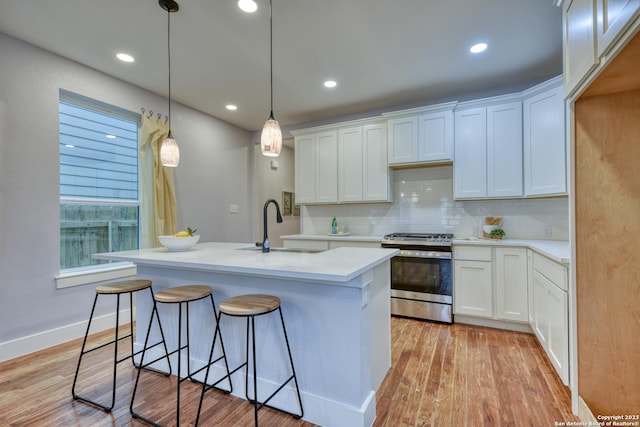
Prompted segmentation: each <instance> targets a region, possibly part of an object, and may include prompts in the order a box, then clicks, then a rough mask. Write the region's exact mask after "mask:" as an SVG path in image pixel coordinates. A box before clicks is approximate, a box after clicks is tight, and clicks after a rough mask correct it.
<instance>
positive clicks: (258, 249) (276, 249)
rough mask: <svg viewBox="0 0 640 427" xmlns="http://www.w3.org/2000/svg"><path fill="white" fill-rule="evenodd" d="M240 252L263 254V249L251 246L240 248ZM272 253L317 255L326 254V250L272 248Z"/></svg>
mask: <svg viewBox="0 0 640 427" xmlns="http://www.w3.org/2000/svg"><path fill="white" fill-rule="evenodd" d="M238 250H239V251H254V252H261V251H262V248H261V247H259V246H249V247H246V248H238ZM271 252H291V253H297V254H317V253H319V252H324V249H298V248H279V247H278V248H271Z"/></svg>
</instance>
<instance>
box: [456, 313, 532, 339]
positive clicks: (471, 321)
mask: <svg viewBox="0 0 640 427" xmlns="http://www.w3.org/2000/svg"><path fill="white" fill-rule="evenodd" d="M453 321H454V322H455V323H464V324H465V325H475V326H485V327H487V328H496V329H505V330H508V331H516V332H526V333H528V334H533V329H531V326H529V324H528V323H516V322H509V321H506V320H495V319H485V318H482V317H474V316H465V315H461V314H454V315H453Z"/></svg>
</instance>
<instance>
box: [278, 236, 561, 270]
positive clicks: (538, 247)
mask: <svg viewBox="0 0 640 427" xmlns="http://www.w3.org/2000/svg"><path fill="white" fill-rule="evenodd" d="M382 237H383V236H362V235H348V236H340V235H330V234H291V235H288V236H280V238H281V239H289V240H324V241H326V240H347V241H354V242H380V241H381V240H382ZM452 243H453V245H481V246H519V247H526V248H530V249H532V250H534V251H536V252H538V253H540V254H542V255H544V256H546V257H549V258H551V259H552V260H554V261H556V262H559V263H562V264H570V263H571V247H570V245H569V242H568V241H565V240H536V239H503V240H496V239H478V238H466V239H454V240H453V242H452Z"/></svg>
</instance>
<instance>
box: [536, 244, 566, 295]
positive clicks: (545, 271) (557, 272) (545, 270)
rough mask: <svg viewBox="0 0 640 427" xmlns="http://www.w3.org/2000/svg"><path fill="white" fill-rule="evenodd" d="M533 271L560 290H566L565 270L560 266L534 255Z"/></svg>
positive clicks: (541, 256)
mask: <svg viewBox="0 0 640 427" xmlns="http://www.w3.org/2000/svg"><path fill="white" fill-rule="evenodd" d="M533 269H534V270H536V271H538V272H539V273H540V274H542V275H543V276H545V277H546V278H547V279H549V280H550V281H551V282H553V283H554V284H555V285H556V286H558V287H559V288H560V289H562V290H564V291H566V290H567V289H568V284H567V268H566V267H565V266H563V265H562V264H558V263H557V262H554V261H551V260H550V259H549V258H547V257H545V256H543V255H540V254H537V253H534V254H533Z"/></svg>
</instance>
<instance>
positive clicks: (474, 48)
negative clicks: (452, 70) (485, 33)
mask: <svg viewBox="0 0 640 427" xmlns="http://www.w3.org/2000/svg"><path fill="white" fill-rule="evenodd" d="M486 48H487V44H486V43H478V44H474V45H473V46H471V49H469V51H470V52H471V53H480V52H482V51H484V50H485V49H486Z"/></svg>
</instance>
